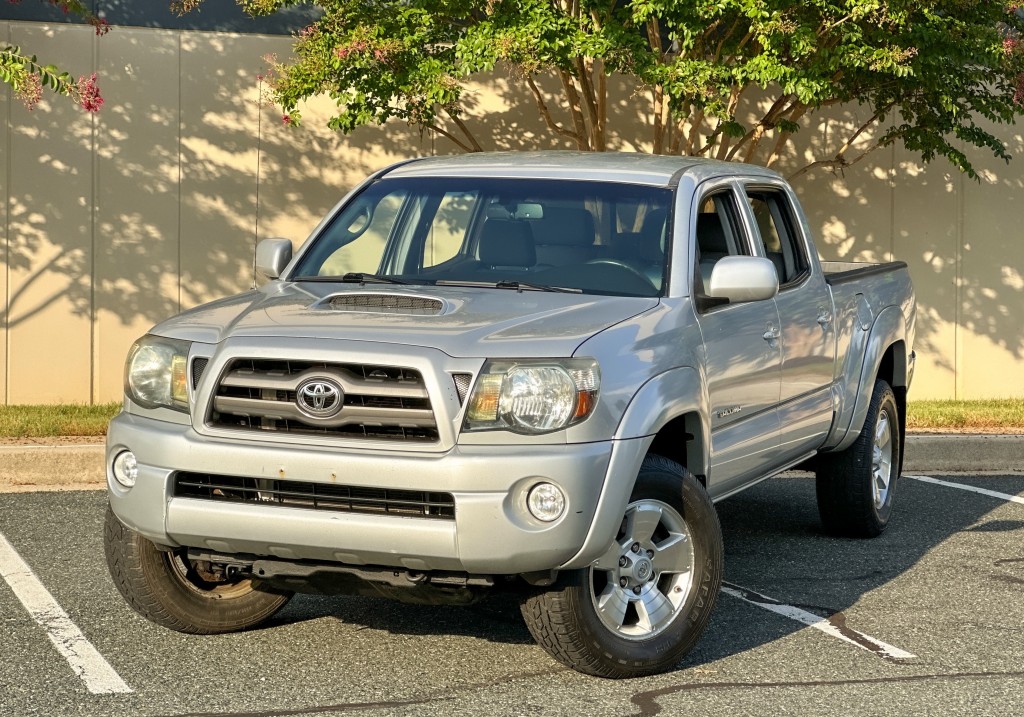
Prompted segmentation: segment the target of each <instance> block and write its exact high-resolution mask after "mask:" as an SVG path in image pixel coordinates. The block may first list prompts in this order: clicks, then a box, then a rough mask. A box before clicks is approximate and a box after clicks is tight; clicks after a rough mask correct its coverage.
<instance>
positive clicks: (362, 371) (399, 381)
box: [207, 359, 438, 442]
mask: <svg viewBox="0 0 1024 717" xmlns="http://www.w3.org/2000/svg"><path fill="white" fill-rule="evenodd" d="M310 382H314V383H316V382H320V383H326V384H327V385H329V386H334V387H336V388H337V389H338V390H339V391H340V393H341V394H342V395H343V398H342V402H341V405H340V408H337V407H336V406H335V407H334V408H335V409H336V410H333V411H332V404H331V401H332V400H333V399H331V398H330V397H327V398H325V399H322V400H323V401H324V402H326V404H327V412H328V413H327V415H321V416H316V415H311V406H310V401H311V400H313V399H310V398H309V397H307V398H306V402H305V403H304V402H303V401H301V400H300V396H299V393H300V391H301V390H302V387H303V386H305V385H308V384H309V383H310ZM207 422H208V423H209V425H211V426H214V427H217V428H229V429H237V430H247V431H274V432H286V433H296V434H308V435H316V436H331V437H337V438H367V439H378V440H388V441H395V440H398V441H419V442H434V441H437V440H438V431H437V422H436V420H435V418H434V411H433V408H432V407H431V404H430V397H429V395H428V394H427V389H426V386H425V385H424V382H423V377H422V376H421V375H420V374H419V372H418V371H415V370H413V369H409V368H401V367H395V366H379V365H375V364H348V363H324V362H314V361H286V360H276V359H273V360H272V359H235V360H233V361H232V362H231V363H230V364H228V366H227V368H226V369H225V370H224V372H223V374H221V377H220V379H219V380H218V382H217V388H216V391H215V392H214V396H213V400H212V402H211V406H210V412H209V416H208V419H207Z"/></svg>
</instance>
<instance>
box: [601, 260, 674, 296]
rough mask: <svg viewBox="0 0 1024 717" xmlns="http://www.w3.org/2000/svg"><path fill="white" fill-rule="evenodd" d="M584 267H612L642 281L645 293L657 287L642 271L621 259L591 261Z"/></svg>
mask: <svg viewBox="0 0 1024 717" xmlns="http://www.w3.org/2000/svg"><path fill="white" fill-rule="evenodd" d="M584 266H614V267H615V268H616V269H621V270H622V271H627V272H629V274H630V275H631V276H633V277H635V278H637V279H639V280H641V281H643V283H644V290H645V291H653V290H656V289H657V287H656V286H655V285H654V282H652V281H651V280H650V279H648V278H647V276H646V275H645V274H644V273H643V271H641V270H640V269H637V268H636V267H635V266H632V265H631V264H627V263H626V262H624V261H622V260H621V259H607V258H602V259H591V260H590V261H588V262H585V263H584Z"/></svg>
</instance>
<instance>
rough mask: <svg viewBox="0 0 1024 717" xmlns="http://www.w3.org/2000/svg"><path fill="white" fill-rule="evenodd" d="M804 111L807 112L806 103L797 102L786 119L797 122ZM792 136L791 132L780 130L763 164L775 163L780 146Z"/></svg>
mask: <svg viewBox="0 0 1024 717" xmlns="http://www.w3.org/2000/svg"><path fill="white" fill-rule="evenodd" d="M806 112H807V105H805V104H803V103H802V102H801V103H800V104H798V105H797V106H796V108H795V109H794V110H793V112H792V113H791V114H790V115H789V117H787V118H786V119H788V120H789V121H790V122H797V121H799V120H800V118H801V117H803V116H804V114H806ZM792 136H793V133H792V132H780V133H779V137H778V139H776V140H775V146H774V147H772V152H771V154H769V155H768V161H767V162H765V166H766V167H770V166H772V164H774V163H775V159H776V158H777V157H778V156H779V152H780V151H781V150H782V148H783V147H784V146H785V144H786V142H788V141H789V138H790V137H792Z"/></svg>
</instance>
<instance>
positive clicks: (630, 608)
mask: <svg viewBox="0 0 1024 717" xmlns="http://www.w3.org/2000/svg"><path fill="white" fill-rule="evenodd" d="M722 552H723V551H722V532H721V528H720V527H719V524H718V516H717V514H716V513H715V508H714V506H713V505H712V503H711V500H710V499H709V498H708V496H707V493H706V492H705V491H704V489H703V487H702V486H701V485H700V483H698V482H697V480H696V479H695V478H694V477H693V476H692V475H690V473H689V472H688V471H687V470H686V469H685V468H683V467H682V466H680V465H679V464H678V463H675V462H673V461H670V460H668V459H666V458H662V457H660V456H653V455H651V456H648V457H647V458H645V459H644V462H643V465H642V467H641V468H640V474H639V476H638V477H637V481H636V485H635V487H634V489H633V494H632V495H631V496H630V502H629V504H628V505H627V506H626V511H625V515H624V516H623V518H622V524H621V526H620V528H619V531H618V534H617V535H616V537H615V540H614V541H613V542H612V544H611V546H610V547H609V549H608V551H607V552H606V553H605V554H604V555H603V556H601V557H600V558H598V559H597V560H596V561H594V563H593V564H592V565H591V566H590V567H588V568H583V569H580V570H572V571H566V572H563V573H562V574H561V575H560V576H559V580H558V582H557V583H556V584H555V586H554V587H552V588H551V589H549V590H547V591H545V592H541V593H538V594H535V595H532V596H531V597H529V598H527V599H526V600H524V601H523V604H522V612H523V617H524V618H525V620H526V624H527V626H528V627H529V629H530V633H531V634H532V635H533V637H534V639H536V640H537V642H538V643H539V644H540V645H541V646H542V647H543V648H544V649H545V650H547V651H548V652H549V653H550V654H551V655H552V657H554V658H555V659H556V660H559V661H560V662H562V663H564V664H566V665H568V666H569V667H572V668H573V669H575V670H578V671H580V672H584V673H586V674H589V675H596V676H598V677H609V678H628V677H640V676H643V675H650V674H655V673H658V672H664V671H666V670H670V669H672V668H673V667H674V666H675V665H677V664H678V663H679V661H680V660H681V659H682V657H683V655H685V654H686V653H687V652H689V651H690V649H691V648H693V646H694V645H695V644H696V643H697V640H698V639H699V638H700V636H701V634H702V633H703V632H704V628H705V627H706V626H707V623H708V620H709V619H710V617H711V612H712V610H713V609H714V606H715V600H716V598H717V595H718V589H719V587H720V585H721V582H722Z"/></svg>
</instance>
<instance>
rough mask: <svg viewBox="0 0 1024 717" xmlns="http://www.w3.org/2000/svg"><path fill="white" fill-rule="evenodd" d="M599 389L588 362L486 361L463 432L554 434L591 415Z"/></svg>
mask: <svg viewBox="0 0 1024 717" xmlns="http://www.w3.org/2000/svg"><path fill="white" fill-rule="evenodd" d="M600 388H601V369H600V367H599V366H598V365H597V361H595V360H594V359H555V360H542V359H528V360H515V359H509V360H490V361H488V362H487V363H485V364H484V367H483V370H482V371H481V372H480V375H479V376H478V377H477V380H476V386H474V388H473V393H472V395H471V396H470V398H469V407H468V408H467V410H466V422H465V428H466V430H470V431H472V430H494V429H504V430H509V431H514V432H515V433H550V432H552V431H558V430H561V429H563V428H567V427H568V426H571V425H573V424H576V423H579V422H580V421H583V420H586V418H587V417H589V416H590V414H591V413H593V412H594V407H595V406H596V405H597V396H598V393H599V391H600Z"/></svg>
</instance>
